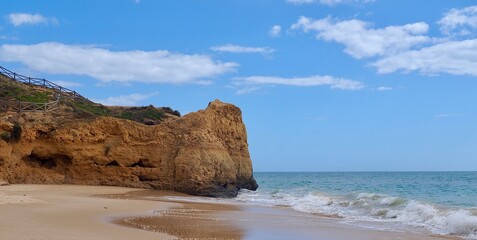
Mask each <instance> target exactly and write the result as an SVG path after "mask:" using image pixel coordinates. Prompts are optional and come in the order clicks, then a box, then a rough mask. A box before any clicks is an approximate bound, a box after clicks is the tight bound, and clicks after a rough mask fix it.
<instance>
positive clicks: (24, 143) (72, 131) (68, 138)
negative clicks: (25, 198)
mask: <svg viewBox="0 0 477 240" xmlns="http://www.w3.org/2000/svg"><path fill="white" fill-rule="evenodd" d="M19 121H20V124H21V125H22V128H23V133H22V139H21V140H20V142H18V143H6V142H5V141H2V140H0V180H1V179H2V178H3V179H4V180H6V181H8V182H10V183H46V184H87V185H114V186H126V187H136V188H153V189H167V190H175V191H180V192H185V193H189V194H195V195H204V196H223V197H232V196H236V195H237V192H238V190H239V189H241V188H246V189H251V190H255V189H256V188H257V183H256V182H255V180H254V178H253V175H252V162H251V160H250V155H249V152H248V144H247V135H246V130H245V126H244V124H243V122H242V116H241V111H240V109H239V108H238V107H235V106H233V105H230V104H226V103H222V102H220V101H218V100H215V101H213V102H211V103H210V104H209V106H208V107H207V109H205V110H200V111H198V112H195V113H190V114H188V115H186V116H183V117H181V118H176V119H172V120H168V121H166V122H164V123H162V124H160V125H155V126H146V125H143V124H139V123H135V122H132V121H128V120H122V119H116V118H109V117H103V118H96V119H90V120H78V121H70V122H62V121H58V120H57V119H53V118H52V117H51V116H48V115H46V114H40V113H36V114H34V113H31V114H24V115H23V116H22V117H21V118H20V119H19ZM11 127H12V125H11V124H9V123H7V122H6V121H3V123H2V120H0V128H2V129H3V131H9V130H10V129H9V128H11ZM2 129H0V132H1V131H2Z"/></svg>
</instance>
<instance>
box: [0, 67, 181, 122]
mask: <svg viewBox="0 0 477 240" xmlns="http://www.w3.org/2000/svg"><path fill="white" fill-rule="evenodd" d="M55 96H56V93H55V91H54V90H53V89H49V88H43V87H38V86H31V85H27V84H23V83H20V82H16V81H13V80H12V79H9V78H7V77H5V76H3V75H0V100H4V101H11V100H18V101H23V102H36V103H46V102H50V101H55V100H56V97H55ZM55 114H59V115H62V116H63V117H64V118H71V119H75V118H76V119H78V118H80V119H83V118H95V117H102V116H103V117H115V118H121V119H128V120H131V121H135V122H139V123H143V124H147V125H157V124H159V123H161V122H162V121H164V120H165V119H167V118H171V117H172V118H173V117H180V113H179V111H177V110H173V109H171V108H170V107H160V108H157V107H154V106H152V105H149V106H142V107H110V106H104V105H102V104H99V103H95V102H92V101H89V100H87V99H82V98H76V99H68V98H63V99H62V100H61V104H60V109H59V110H58V111H57V112H56V113H55Z"/></svg>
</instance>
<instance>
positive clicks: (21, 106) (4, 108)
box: [0, 100, 60, 112]
mask: <svg viewBox="0 0 477 240" xmlns="http://www.w3.org/2000/svg"><path fill="white" fill-rule="evenodd" d="M59 107H60V101H59V100H56V101H52V102H47V103H36V102H22V101H17V100H10V101H3V100H0V112H8V111H12V112H50V111H54V110H57V109H58V108H59Z"/></svg>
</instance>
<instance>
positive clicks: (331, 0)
mask: <svg viewBox="0 0 477 240" xmlns="http://www.w3.org/2000/svg"><path fill="white" fill-rule="evenodd" d="M287 2H288V3H293V4H310V3H320V4H322V5H327V6H335V5H337V4H340V3H369V2H374V0H287Z"/></svg>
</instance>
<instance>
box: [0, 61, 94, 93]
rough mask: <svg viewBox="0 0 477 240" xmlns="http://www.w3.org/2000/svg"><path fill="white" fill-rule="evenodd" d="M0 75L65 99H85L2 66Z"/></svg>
mask: <svg viewBox="0 0 477 240" xmlns="http://www.w3.org/2000/svg"><path fill="white" fill-rule="evenodd" d="M0 74H1V75H4V76H5V77H7V78H10V79H11V80H14V81H17V82H21V83H25V84H28V85H34V86H40V87H44V88H50V89H53V90H54V91H55V92H57V93H58V94H60V95H61V96H63V97H67V98H73V99H74V98H82V99H87V98H85V97H83V96H81V95H80V94H78V93H77V92H76V91H74V90H71V89H68V88H65V87H62V86H60V85H58V84H56V83H54V82H51V81H48V80H46V79H44V78H32V77H27V76H24V75H21V74H18V73H15V72H13V71H11V70H8V69H6V68H4V67H2V66H0Z"/></svg>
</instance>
